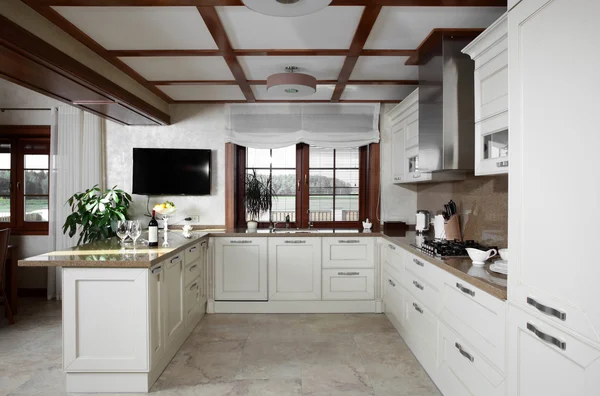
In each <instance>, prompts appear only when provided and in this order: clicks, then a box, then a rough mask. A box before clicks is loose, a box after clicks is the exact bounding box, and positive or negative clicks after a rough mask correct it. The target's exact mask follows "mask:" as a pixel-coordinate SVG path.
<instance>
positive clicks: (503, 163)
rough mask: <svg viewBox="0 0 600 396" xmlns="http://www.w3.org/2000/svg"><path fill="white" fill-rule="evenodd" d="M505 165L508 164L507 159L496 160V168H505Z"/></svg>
mask: <svg viewBox="0 0 600 396" xmlns="http://www.w3.org/2000/svg"><path fill="white" fill-rule="evenodd" d="M507 166H508V161H500V162H496V167H497V168H506V167H507Z"/></svg>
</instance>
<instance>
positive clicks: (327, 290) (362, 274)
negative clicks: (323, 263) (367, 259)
mask: <svg viewBox="0 0 600 396" xmlns="http://www.w3.org/2000/svg"><path fill="white" fill-rule="evenodd" d="M374 299H375V270H373V269H354V268H350V269H324V270H323V300H374Z"/></svg>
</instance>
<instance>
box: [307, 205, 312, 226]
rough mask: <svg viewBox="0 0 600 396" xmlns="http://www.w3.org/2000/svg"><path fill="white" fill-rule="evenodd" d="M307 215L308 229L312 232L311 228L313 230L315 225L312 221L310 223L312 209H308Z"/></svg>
mask: <svg viewBox="0 0 600 396" xmlns="http://www.w3.org/2000/svg"><path fill="white" fill-rule="evenodd" d="M306 213H307V214H308V229H309V230H310V229H311V228H313V223H312V221H310V209H308V210H307V211H306Z"/></svg>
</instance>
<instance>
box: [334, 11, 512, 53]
mask: <svg viewBox="0 0 600 396" xmlns="http://www.w3.org/2000/svg"><path fill="white" fill-rule="evenodd" d="M331 8H334V7H331ZM505 11H506V8H503V7H383V9H382V10H381V13H380V14H379V17H378V18H377V21H376V22H375V26H374V27H373V30H372V31H371V34H370V35H369V39H368V40H367V43H366V44H365V48H367V49H415V48H417V47H418V46H419V44H420V43H421V42H422V41H423V40H424V39H425V38H426V37H427V35H428V34H429V33H430V32H431V31H432V30H433V29H435V28H486V27H488V26H489V25H491V24H492V22H494V21H495V20H496V19H498V17H500V15H502V14H503V13H504V12H505Z"/></svg>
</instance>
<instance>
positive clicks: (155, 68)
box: [119, 56, 234, 81]
mask: <svg viewBox="0 0 600 396" xmlns="http://www.w3.org/2000/svg"><path fill="white" fill-rule="evenodd" d="M119 59H121V60H122V61H123V62H125V63H126V64H127V65H129V66H130V67H131V68H132V69H133V70H135V71H136V72H138V73H140V74H141V75H142V77H144V78H145V79H146V80H162V81H164V80H234V77H233V74H231V70H230V69H229V67H228V66H227V63H225V60H224V59H223V58H222V57H220V56H166V57H163V56H156V57H151V56H150V57H146V56H142V57H122V58H119Z"/></svg>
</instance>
